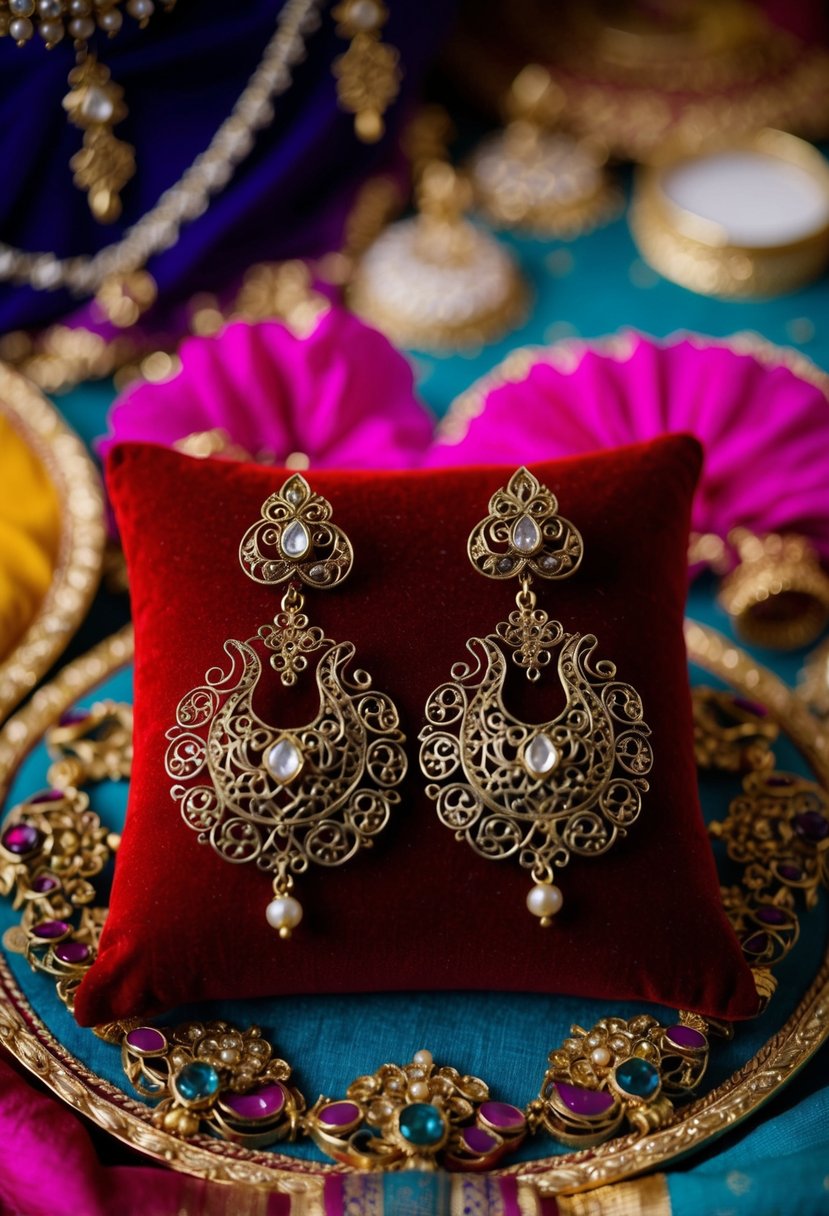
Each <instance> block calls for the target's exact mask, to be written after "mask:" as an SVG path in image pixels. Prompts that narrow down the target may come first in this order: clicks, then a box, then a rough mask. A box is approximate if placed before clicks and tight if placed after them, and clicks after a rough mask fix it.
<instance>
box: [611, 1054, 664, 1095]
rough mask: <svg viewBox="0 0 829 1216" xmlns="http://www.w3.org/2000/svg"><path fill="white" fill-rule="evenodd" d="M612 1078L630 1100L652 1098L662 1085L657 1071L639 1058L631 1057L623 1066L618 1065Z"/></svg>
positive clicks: (646, 1061)
mask: <svg viewBox="0 0 829 1216" xmlns="http://www.w3.org/2000/svg"><path fill="white" fill-rule="evenodd" d="M613 1077H614V1080H615V1081H616V1084H617V1085H618V1087H619V1089H621V1090H622V1092H623V1093H626V1094H630V1096H631V1097H632V1098H644V1099H647V1098H653V1097H655V1096H656V1094H657V1093H658V1091H659V1086H660V1085H661V1083H662V1082H661V1078H660V1076H659V1069H658V1068H656V1067H655V1066H654V1065H653V1064H651V1063H650V1062H649V1061H648V1060H642V1059H640V1058H639V1056H631V1058H630V1059H629V1060H625V1062H624V1063H623V1064H618V1065H617V1066H616V1069H615V1071H614V1073H613Z"/></svg>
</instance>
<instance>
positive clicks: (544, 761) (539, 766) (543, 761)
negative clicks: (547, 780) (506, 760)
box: [524, 733, 558, 777]
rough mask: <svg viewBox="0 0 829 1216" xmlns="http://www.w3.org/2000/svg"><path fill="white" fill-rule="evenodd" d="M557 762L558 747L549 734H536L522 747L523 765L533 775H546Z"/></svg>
mask: <svg viewBox="0 0 829 1216" xmlns="http://www.w3.org/2000/svg"><path fill="white" fill-rule="evenodd" d="M557 764H558V749H557V748H556V745H555V744H554V743H553V741H552V739H551V738H550V737H549V735H545V734H543V733H542V734H540V735H536V736H535V738H534V739H533V740H532V741H531V742H530V743H529V744H528V745H527V747H526V748H525V749H524V767H525V768H526V770H527V772H528V773H530V775H531V776H533V777H546V776H547V774H548V773H550V772H552V770H553V769H554V768H555V766H556V765H557Z"/></svg>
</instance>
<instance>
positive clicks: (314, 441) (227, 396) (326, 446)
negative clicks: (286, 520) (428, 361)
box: [97, 307, 433, 469]
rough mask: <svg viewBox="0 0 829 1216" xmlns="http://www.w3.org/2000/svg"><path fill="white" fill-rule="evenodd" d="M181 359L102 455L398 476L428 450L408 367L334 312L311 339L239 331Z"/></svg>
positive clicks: (134, 394) (144, 391)
mask: <svg viewBox="0 0 829 1216" xmlns="http://www.w3.org/2000/svg"><path fill="white" fill-rule="evenodd" d="M179 354H180V360H181V367H180V370H179V371H178V372H177V374H175V375H174V376H171V377H170V378H169V379H167V380H163V381H161V382H159V383H152V384H151V383H143V382H142V383H140V384H137V385H135V386H133V387H131V388H128V389H127V390H126V391H125V392H124V393H123V394H122V395H121V396H120V397H119V398H118V399H117V401H116V402H115V404H114V405H113V407H112V410H111V413H110V416H109V432H108V434H107V435H106V436H104V437H103V438H102V439H101V440H99V442H98V445H97V446H98V450H99V451H100V452H101V454H102V455H105V454H106V452H107V451H108V450H109V448H110V447H112V445H113V444H114V443H118V442H121V441H123V440H143V441H147V442H152V443H160V444H164V445H166V446H170V447H172V446H178V447H180V448H182V450H184V451H188V450H190V451H194V452H196V453H197V454H198V453H199V452H200V451H202V450H204V449H205V448H206V449H208V450H210V449H211V448H212V447H216V448H217V449H219V450H218V451H217V454H219V455H227V456H236V457H243V458H244V457H246V458H248V459H252V460H259V461H265V462H267V463H269V464H275V465H281V464H284V463H285V462H286V460H290V461H291V462H292V463H293V464H294V465H296V467H302V466H303V465H304V462H305V461H304V458H307V462H308V465H309V467H310V468H312V469H313V468H323V467H326V468H330V467H337V468H406V467H410V466H412V465H416V464H419V463H420V462H421V461H422V459H423V455H424V452H425V451H426V449H427V448H428V445H429V443H430V440H431V438H432V430H433V419H432V416H431V415H430V413H429V412H428V410H427V409H426V408H425V407H424V406H423V405H422V404H421V403H420V402H419V401H418V400H417V398H416V396H415V393H414V384H413V378H412V371H411V368H410V366H409V364H408V362H407V361H406V359H405V358H404V357H403V356H402V355H401V354H400V353H399V352H398V351H396V350H395V348H394V347H393V346H392V345H391V343H390V342H388V340H387V339H386V338H384V337H383V336H382V334H379V333H378V332H377V331H376V330H374V329H370V328H369V327H368V326H367V325H365V324H363V322H362V321H359V320H358V319H357V318H356V317H354V316H352V315H351V314H350V313H348V312H346V311H345V310H343V309H341V308H337V307H331V308H329V309H327V310H325V311H324V312H323V313H322V315H321V316H320V318H319V320H318V322H317V324H316V326H315V327H314V328H313V330H312V331H311V332H310V333H303V334H301V335H298V334H297V333H295V332H293V331H292V330H291V329H290V328H289V327H288V326H286V325H283V324H281V323H280V322H276V321H266V322H261V323H259V324H256V325H252V324H247V323H245V322H236V323H234V324H231V325H228V326H227V328H226V329H224V330H223V331H222V332H221V333H219V334H217V335H216V336H215V337H209V338H189V339H187V340H186V341H185V342H184V343H182V346H181V350H180V352H179ZM194 436H196V437H198V436H202V437H208V438H209V437H211V436H212V439H213V440H215V441H216V442H215V443H211V442H208V441H205V442H203V443H201V444H200V443H199V442H198V441H194V439H193V437H194Z"/></svg>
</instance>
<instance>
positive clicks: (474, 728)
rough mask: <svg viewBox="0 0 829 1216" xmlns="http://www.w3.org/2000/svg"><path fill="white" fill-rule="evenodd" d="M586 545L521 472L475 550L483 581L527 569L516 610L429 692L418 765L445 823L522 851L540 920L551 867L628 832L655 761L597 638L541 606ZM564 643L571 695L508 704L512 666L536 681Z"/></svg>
mask: <svg viewBox="0 0 829 1216" xmlns="http://www.w3.org/2000/svg"><path fill="white" fill-rule="evenodd" d="M583 550H584V546H583V542H582V538H581V535H580V533H579V531H578V529H577V528H576V527H575V526H574V525H573V524H572V523H570V521H569V520H567V519H565V518H564V517H563V516H561V515H559V514H558V502H557V501H556V498H555V496H554V495H553V494H552V493H551V491H550V490H549V489H547V487H546V486H544V485H541V483H540V482H539V481H538V480H537V479H536V478H535V477H534V476H533V475H532V473H530V472H529V470H528V469H525V468H520V469H518V470H517V471H516V472H515V473H514V474H513V475H512V477H511V478H510V480H509V483H508V485H506V486H505V487H503V488H502V489H500V490H497V491H496V492H495V494H493V496H492V498H491V499H490V501H489V514H488V515H487V517H486V519H484V520H482V521H481V522H480V523H479V524H477V525H476V526H475V528H473V530H472V532H471V534H470V537H469V542H468V548H467V552H468V554H469V560H470V561H471V562H472V565H473V566H474V567H475V569H476V570H477V571H478V572H479V573H481V574H483V575H484V576H485V577H486V578H493V579H508V578H518V579H520V582H521V587H520V590H519V591H518V594H517V595H516V597H515V604H516V606H515V610H514V611H513V612H511V613H510V615H509V618H508V619H507V620H506V621H501V622H500V623H499V624H498V625H496V627H495V631H494V632H493V633H489V634H487V635H486V636H485V637H473V638H470V639H469V640H468V641H467V643H466V647H467V650H468V651H469V653H470V655H471V656H472V658H471V660H470V661H468V662H464V663H457V664H456V665H455V666H454V667H453V669H452V679H451V680H450V681H448V682H447V683H446V684H441V685H440V686H439V687H438V688H436V689H435V691H434V692H433V693H432V694H431V695H430V697H429V699H428V701H427V702H426V725H425V726H424V727H423V729H422V730H421V732H420V739H421V744H422V745H421V750H420V765H421V769H422V770H423V773H424V774H425V776H426V777H427V778H429V779H430V782H431V784H429V785H428V786H427V787H426V793H427V794H428V796H429V797H430V798H432V799H434V800H435V803H436V809H437V813H438V818H439V819H440V821H441V823H443V824H444V825H445V826H446V827H448V828H450V829H451V830H452V831H454V833H455V836H456V838H457V839H458V840H465V841H466V842H467V844H469V845H471V847H472V848H473V849H474V851H475V852H476V853H477V854H478V855H479V856H481V857H484V858H487V859H490V860H501V859H503V858H507V857H513V856H516V855H517V857H518V861H519V863H520V865H522V866H524V867H525V869H528V870H530V872H531V874H532V877H533V880H534V884H535V885H534V886H533V887H532V889H531V890H530V892H529V894H528V895H527V907H528V909H529V911H530V912H531V913H532V914H533V915H534V916H537V917H538V918H539V920H540V922H541V924H542V925H544V926H547V925H550V924H551V923H552V918H553V917H554V916H555V915H556V913H557V912H559V910H560V909H561V907H562V903H563V897H562V893H561V891H560V890H559V888H558V887H557V886H556V885H555V884H554V882H553V876H554V869H555V867H556V866H559V867H560V866H564V865H566V864H567V862H568V861H569V859H570V856H571V855H572V854H573V853H575V854H577V855H580V856H596V855H597V854H599V853H604V852H606V851H607V850H608V849H609V848H611V847H612V846H613V844H614V843H615V842H616V840H617V839H618V838H619V837H621V836H624V835H625V834H626V832H627V829H628V827H629V826H630V825H631V824H632V823H634V822H635V820H636V819H637V818H638V816H639V812H640V810H641V807H642V795H643V794H644V793H645V792H646V791H647V789H648V782H647V780H646V779H645V774H647V773H648V772H649V771H650V769H651V766H652V763H653V755H652V751H651V746H650V743H649V741H648V735H649V734H650V728H649V727H648V726H647V725H646V724H645V722H644V720H643V709H642V702H641V699H640V697H639V694H638V693H637V692H636V690H635V689H634V688H632V687H631V685H629V684H624V683H622V682H621V681H620V680H617V679H616V667H615V664H613V663H611V662H610V661H609V660H606V659H604V660H600V661H597V660H595V659H594V657H593V656H594V651H595V649H596V646H597V645H598V642H597V639H596V637H595V636H594V635H593V634H590V633H587V634H580V633H568V632H566V630H565V628H564V626H563V625H562V623H561V622H560V621H556V620H552V619H551V618H550V617H549V616H548V614H547V613H546V612H545V611H544V610H543V609H542V608H538V607H537V601H536V596H535V593H534V592H533V591H532V590H531V585H532V581H533V577H536V578H542V579H565V578H569V577H570V576H571V575H573V574H575V572H576V570H577V569H578V568H579V565H580V564H581V560H582V554H583ZM556 651H558V680H559V683H560V685H561V688H562V690H563V692H564V696H565V699H566V703H565V706H564V708H563V709H562V710H561V712H560V713H559V714H558V715H557V716H556V717H555V718H552V719H550V720H549V721H546V722H542V723H537V724H532V723H527V722H523V721H522V720H521V719H520V718H518V717H517V716H515V715H514V714H513V713H511V712H510V710H509V709H507V707H506V705H505V704H504V696H503V694H504V687H505V683H506V679H507V673H508V669H509V662H510V661H511V662H512V663H514V664H515V665H516V666H517V667H518V668H519V669H520V670H522V671H523V672H524V673H525V675H526V677H527V679H528V680H530V681H531V682H536V681H538V680H539V679H540V677H541V675H542V672H544V670H545V669H546V668H547V666H548V665H549V663H550V661H551V658H552V656H553V654H554V653H555V652H556Z"/></svg>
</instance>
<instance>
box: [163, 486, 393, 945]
mask: <svg viewBox="0 0 829 1216" xmlns="http://www.w3.org/2000/svg"><path fill="white" fill-rule="evenodd" d="M239 560H240V562H241V564H242V569H243V570H244V571H245V573H246V574H247V575H248V577H249V578H252V579H253V580H254V582H257V583H265V584H268V585H274V584H279V583H285V582H288V581H289V580H290V582H289V585H288V588H287V590H286V592H285V594H284V595H283V597H282V603H281V610H280V611H279V612H278V613H277V614H276V616H275V617H274V619H273V622H272V623H270V624H267V625H262V626H261V627H260V628H259V630H258V631H257V633H256V634H254V636H253V637H252V638H248V639H247V641H244V642H241V641H237V640H236V639H235V638H230V639H229V640H228V641H226V642H225V644H224V649H225V652H226V654H227V656H228V657H229V659H230V660H231V662H230V667H229V669H228V670H225V669H224V668H223V667H212V668H210V670H209V671H208V672H207V673H206V674H205V682H204V684H201V685H199V686H198V687H197V688H194V689H192V691H191V692H188V693H187V695H186V696H184V697H183V698H182V700H181V701H180V702H179V705H178V708H177V710H176V725H175V726H174V727H172V728H171V729H170V730H169V731H168V732H167V738H168V739H169V740H170V742H169V746H168V748H167V753H166V759H165V764H166V770H167V774H168V775H169V776H170V777H172V778H173V779H174V780H175V784H174V785H173V786H172V788H171V791H170V792H171V794H172V796H173V798H174V800H175V801H176V803H177V804H178V805H179V808H180V810H181V814H182V816H183V818H184V822H185V823H186V824H187V825H188V827H190V828H192V829H193V830H194V831H196V832H198V834H199V841H200V842H202V843H209V844H210V845H211V846H212V847H213V848H214V849H215V850H216V852H217V853H218V854H219V856H220V857H223V858H225V860H226V861H230V862H234V863H236V864H239V863H243V862H254V863H255V864H256V865H257V866H258V867H259V868H260V869H262V870H266V871H268V872H270V873H272V874H274V884H273V886H274V898H273V899H272V900H271V902H270V903H269V904H268V907H267V912H266V915H267V919H268V923H269V924H270V925H271V926H272V927H273V928H274V929H276V930H277V931H278V933H279V935H280V937H283V938H287V937H290V935H291V930H292V929H294V928H295V927H296V926H297V925H298V924H299V922H300V920H301V919H302V907H301V905H300V903H299V901H298V900H297V899H296V898H294V896H293V895H292V894H291V891H292V889H293V885H294V875H296V874H302V873H304V872H305V871H306V870H307V869H308V866H309V865H310V864H311V863H312V862H313V863H315V864H317V865H322V866H339V865H342V864H343V863H344V862H346V861H348V860H349V859H350V858H351V857H353V856H354V855H355V853H357V852H358V850H359V849H361V848H367V847H369V846H370V845H371V844H372V840H373V837H375V836H376V835H377V834H378V832H380V831H382V829H383V828H384V827H385V826H386V824H387V823H388V819H389V814H390V811H391V808H392V807H393V806H395V805H396V804H397V803H398V802H399V801H400V795H399V794H398V793H397V791H396V787H397V786H398V785H399V784H400V782H401V781H402V780H403V777H404V776H405V773H406V764H407V761H406V753H405V751H404V746H403V745H404V743H405V737H404V735H403V733H402V731H401V730H400V725H399V718H398V713H397V709H396V707H395V705H394V703H393V701H392V700H391V698H390V697H388V696H387V695H386V694H385V693H382V692H376V691H375V690H374V689H373V688H372V686H371V677H370V676H369V675H368V673H367V672H365V671H362V670H360V669H357V668H355V669H354V670H352V671H349V667H350V664H351V661H352V659H353V658H354V654H355V647H354V644H353V642H335V641H333V640H332V639H331V638H328V637H326V636H325V633H324V631H323V630H322V629H320V628H319V627H318V626H315V625H310V624H309V622H308V617H307V615H306V614H305V612H304V611H303V609H304V606H305V602H304V596H303V594H302V591H301V590H300V588H301V586H302V585H303V584H304V585H305V586H307V587H317V588H320V589H330V588H332V587H337V586H339V585H340V583H342V582H343V581H344V579H345V578H347V576H348V574H349V573H350V571H351V566H352V563H353V560H354V554H353V551H352V548H351V544H350V542H349V540H348V537H347V536H346V535H345V533H344V532H342V531H341V530H340V529H339V528H338V527H336V526H335V525H334V524H333V523H332V522H331V504H330V503H329V502H328V501H327V500H326V499H324V498H322V497H321V495H319V494H315V493H314V492H313V491H312V490H311V488H310V486H309V485H308V483H307V481H306V480H305V479H304V477H301V476H299V474H295V475H294V476H293V477H289V478H288V480H287V481H286V482H285V484H284V485H283V486H282V488H281V489H280V490H279V491H277V493H275V494H272V495H271V496H270V498H268V499H267V500H266V501H265V503H264V504H263V506H262V513H261V518H260V519H259V520H258V521H257V522H256V523H255V524H253V525H252V526H251V527H250V528H248V530H247V532H246V533H245V535H244V537H243V538H242V543H241V545H240V546H239ZM261 652H264V653H265V654H269V655H270V658H269V663H270V666H271V667H272V668H273V670H274V671H275V672H277V673H278V675H279V677H280V680H281V681H282V684H283V685H284V687H285V688H286V689H290V688H292V687H293V686H294V685H295V684H296V683H297V680H298V678H299V677H300V676H301V675H302V673H303V672H304V671H305V670H306V668H307V666H308V658H309V656H310V655H314V654H318V655H319V659H318V662H317V667H316V682H317V690H318V692H319V711H318V713H317V715H316V717H315V718H314V719H313V721H311V722H308V723H306V724H304V725H297V726H290V727H286V728H281V727H275V726H271V725H269V724H268V723H266V722H265V721H263V719H262V718H260V717H259V716H258V714H257V713H256V711H255V709H254V707H253V700H254V695H255V693H256V688H257V686H258V684H259V680H260V677H261V676H262V654H261Z"/></svg>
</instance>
